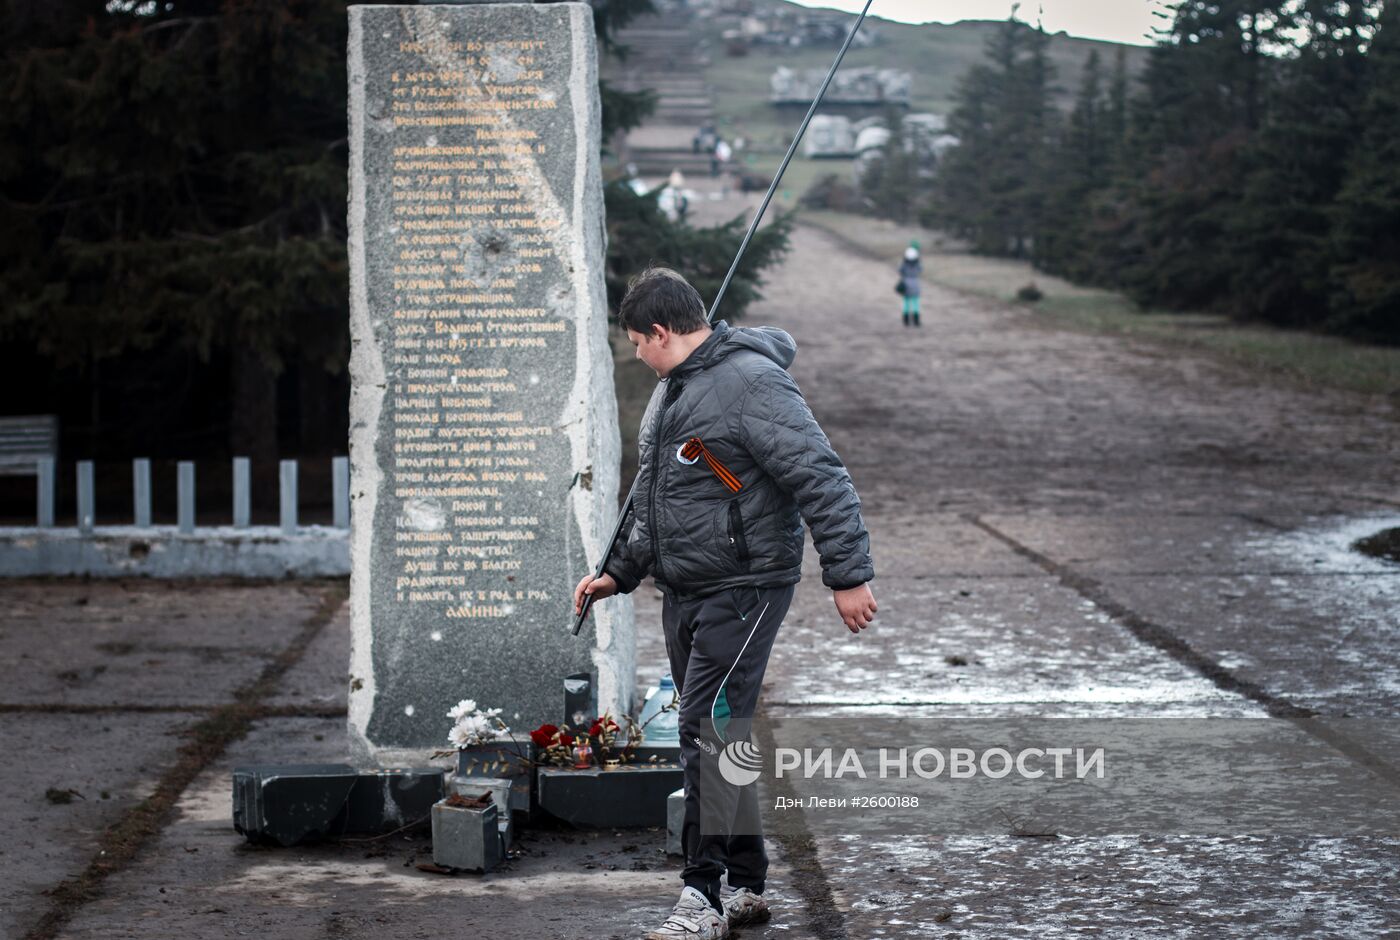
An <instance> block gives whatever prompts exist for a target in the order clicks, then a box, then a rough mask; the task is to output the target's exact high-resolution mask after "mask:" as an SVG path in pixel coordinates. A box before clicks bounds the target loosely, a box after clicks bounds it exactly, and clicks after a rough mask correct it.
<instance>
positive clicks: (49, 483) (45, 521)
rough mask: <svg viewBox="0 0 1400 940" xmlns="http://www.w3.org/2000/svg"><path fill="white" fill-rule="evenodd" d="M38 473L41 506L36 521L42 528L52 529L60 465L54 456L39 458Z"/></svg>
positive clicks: (38, 494)
mask: <svg viewBox="0 0 1400 940" xmlns="http://www.w3.org/2000/svg"><path fill="white" fill-rule="evenodd" d="M38 474H39V482H38V490H39V492H38V493H37V494H36V495H37V496H38V497H39V507H38V513H37V515H38V519H37V520H36V523H37V524H38V526H39V528H41V529H52V528H53V507H54V501H55V491H56V489H57V487H56V484H57V483H58V467H57V466H56V465H55V462H54V459H53V458H52V457H40V458H39V468H38Z"/></svg>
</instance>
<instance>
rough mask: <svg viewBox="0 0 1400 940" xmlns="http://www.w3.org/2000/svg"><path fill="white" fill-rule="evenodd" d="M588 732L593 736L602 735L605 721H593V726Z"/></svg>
mask: <svg viewBox="0 0 1400 940" xmlns="http://www.w3.org/2000/svg"><path fill="white" fill-rule="evenodd" d="M588 733H589V735H591V736H592V737H595V738H596V737H600V736H601V735H602V733H603V723H602V722H601V721H595V722H593V727H591V728H589V729H588Z"/></svg>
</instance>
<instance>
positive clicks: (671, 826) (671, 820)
mask: <svg viewBox="0 0 1400 940" xmlns="http://www.w3.org/2000/svg"><path fill="white" fill-rule="evenodd" d="M684 824H685V787H681V788H680V789H679V790H677V791H675V792H674V793H672V794H671V795H670V796H668V797H666V854H667V855H684V854H685V849H684V848H683V847H682V846H681V826H683V825H684Z"/></svg>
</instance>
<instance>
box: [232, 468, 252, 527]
mask: <svg viewBox="0 0 1400 940" xmlns="http://www.w3.org/2000/svg"><path fill="white" fill-rule="evenodd" d="M252 488H253V484H252V469H251V468H250V465H249V463H248V458H247V457H235V458H233V527H234V528H235V529H246V528H248V524H249V521H250V519H251V517H252V505H253V502H252Z"/></svg>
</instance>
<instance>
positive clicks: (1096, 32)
mask: <svg viewBox="0 0 1400 940" xmlns="http://www.w3.org/2000/svg"><path fill="white" fill-rule="evenodd" d="M793 2H795V3H798V4H800V5H802V6H805V7H834V8H836V9H838V10H850V11H851V12H853V13H858V12H860V9H861V7H863V6H865V0H793ZM1012 2H1013V0H875V2H874V3H873V4H871V6H870V15H871V16H879V17H882V18H884V19H887V20H900V21H902V22H905V23H956V22H958V21H959V20H1004V19H1006V17H1007V16H1008V15H1009V14H1010V13H1011V4H1012ZM1168 5H1169V4H1168V3H1166V2H1165V0H1023V2H1022V3H1021V9H1020V11H1019V12H1018V13H1017V18H1018V19H1022V20H1025V21H1026V22H1027V23H1035V21H1036V17H1037V16H1038V15H1039V14H1040V10H1041V9H1042V8H1043V9H1044V23H1045V30H1046V32H1050V33H1058V32H1059V31H1060V30H1062V29H1063V30H1064V31H1065V32H1067V33H1069V34H1070V35H1071V36H1083V37H1085V38H1088V39H1107V40H1111V41H1113V42H1129V43H1135V44H1137V45H1143V46H1146V45H1150V44H1151V42H1152V40H1151V38H1150V33H1151V31H1152V27H1153V26H1156V25H1160V24H1161V23H1163V22H1164V21H1163V20H1161V19H1159V18H1157V17H1154V16H1153V15H1152V11H1153V10H1154V9H1162V8H1165V7H1167V6H1168Z"/></svg>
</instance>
